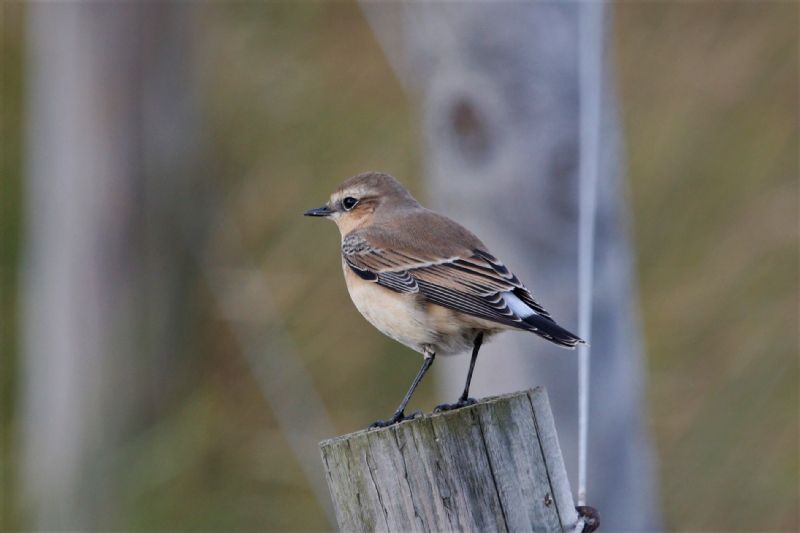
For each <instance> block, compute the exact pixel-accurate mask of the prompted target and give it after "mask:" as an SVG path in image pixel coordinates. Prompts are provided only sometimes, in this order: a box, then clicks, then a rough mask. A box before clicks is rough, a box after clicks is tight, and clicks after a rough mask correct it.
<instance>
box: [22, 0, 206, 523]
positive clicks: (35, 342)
mask: <svg viewBox="0 0 800 533" xmlns="http://www.w3.org/2000/svg"><path fill="white" fill-rule="evenodd" d="M187 14H188V13H187V9H186V8H183V7H181V6H180V5H178V4H160V3H159V4H152V3H138V2H123V3H103V2H87V3H38V2H37V3H31V4H29V5H28V6H27V20H28V27H27V39H28V56H27V72H28V74H27V85H28V90H29V91H30V97H29V102H28V106H27V110H28V111H27V131H26V135H27V137H26V140H27V148H26V164H27V168H26V173H27V176H26V178H27V179H26V191H25V201H26V210H25V212H26V220H25V226H26V227H25V232H26V234H25V242H26V248H25V251H24V268H23V279H22V286H23V298H22V302H23V306H24V315H23V330H24V331H23V342H22V371H23V382H22V385H21V393H22V401H21V412H20V421H21V426H22V431H21V437H20V450H21V455H22V467H21V469H20V471H21V480H20V481H21V484H22V485H23V489H24V495H25V498H26V502H27V503H28V507H29V510H30V511H31V518H32V522H31V523H32V525H33V527H34V528H36V529H42V530H48V529H60V530H63V529H75V530H88V529H98V528H99V529H108V528H112V527H113V526H114V524H115V523H117V522H115V513H116V512H117V511H118V505H119V504H120V494H118V493H117V490H116V489H117V488H118V482H119V481H120V476H121V474H122V473H124V472H125V469H124V468H122V467H121V465H126V462H125V459H124V457H125V456H124V449H123V447H122V445H123V443H124V442H126V439H130V437H131V436H132V435H133V434H134V433H135V431H137V430H141V428H142V427H143V426H145V425H146V423H147V421H148V420H149V417H150V416H152V415H153V412H154V411H155V412H157V407H158V405H159V401H160V400H163V395H164V394H169V393H170V392H169V391H170V390H172V389H170V387H167V386H166V385H165V384H166V383H173V385H174V382H175V377H176V376H175V371H176V368H178V367H179V366H180V364H179V363H178V362H177V360H178V359H177V358H176V353H175V350H174V345H170V342H171V341H174V339H176V338H177V337H178V335H177V334H176V331H177V330H178V329H179V328H180V326H181V322H180V321H177V320H176V317H181V318H183V319H185V318H186V314H185V313H183V312H178V309H177V307H176V306H178V305H182V304H181V303H179V302H182V301H185V298H178V297H177V296H176V295H177V293H178V292H179V291H180V290H181V288H182V287H185V283H186V282H187V278H188V274H187V272H186V254H183V253H181V248H180V246H176V242H175V241H176V239H177V237H178V235H179V234H180V233H181V231H178V230H177V229H176V228H177V226H178V225H179V224H180V221H181V218H182V213H183V212H184V211H185V206H187V205H188V204H190V202H187V201H186V200H188V199H189V198H191V199H192V202H191V203H193V206H192V208H193V209H196V208H197V205H196V204H197V201H198V198H197V194H196V191H197V186H196V185H195V186H194V187H195V188H194V189H193V190H189V189H188V187H187V181H186V180H187V179H191V181H192V183H195V184H196V183H197V182H198V175H197V172H192V169H191V168H190V167H191V163H187V161H190V156H191V155H193V154H194V153H195V152H196V150H195V149H194V148H193V147H192V135H191V133H190V132H194V131H196V128H195V127H194V126H196V124H194V123H193V118H192V91H191V85H190V83H189V81H190V80H189V78H188V74H187V70H188V67H187V62H188V59H187V55H188V54H186V52H187V47H186V41H187V34H188V27H189V23H190V19H191V17H188V16H187ZM179 193H180V194H179ZM181 200H183V201H181ZM197 220H202V219H197ZM126 466H128V465H126Z"/></svg>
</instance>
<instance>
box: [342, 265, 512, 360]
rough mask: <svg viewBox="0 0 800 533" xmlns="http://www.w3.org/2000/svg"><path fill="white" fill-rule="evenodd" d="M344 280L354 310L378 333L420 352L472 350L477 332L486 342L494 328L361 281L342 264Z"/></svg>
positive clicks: (415, 298)
mask: <svg viewBox="0 0 800 533" xmlns="http://www.w3.org/2000/svg"><path fill="white" fill-rule="evenodd" d="M343 267H344V278H345V281H346V282H347V289H348V291H349V293H350V298H351V299H352V300H353V303H354V304H355V306H356V309H358V311H359V312H360V313H361V314H362V315H363V316H364V318H366V319H367V321H368V322H369V323H370V324H372V325H373V326H374V327H375V328H377V329H378V330H379V331H380V332H381V333H383V334H384V335H386V336H387V337H390V338H392V339H394V340H396V341H397V342H400V343H401V344H404V345H406V346H408V347H409V348H411V349H412V350H416V351H418V352H421V353H422V352H423V351H424V347H425V346H427V347H429V348H430V349H432V350H433V351H434V352H435V353H436V354H437V355H451V354H456V353H460V352H463V351H465V350H467V349H469V348H471V347H472V344H473V342H474V340H475V337H476V335H477V334H478V332H479V331H481V332H484V334H485V337H484V338H485V339H487V340H488V336H489V335H492V334H494V333H495V332H496V331H497V329H496V328H495V327H492V325H490V324H484V323H483V322H484V321H482V320H479V319H475V318H473V317H468V316H466V315H462V314H461V313H457V312H455V311H452V310H450V309H447V308H444V307H441V306H438V305H433V304H429V303H425V302H420V301H419V299H418V295H416V294H406V293H398V292H395V291H393V290H390V289H387V288H385V287H381V286H380V285H378V284H377V283H373V282H369V281H364V280H362V279H361V278H359V277H358V276H357V275H356V274H354V273H353V271H352V270H350V268H349V267H347V265H346V264H343Z"/></svg>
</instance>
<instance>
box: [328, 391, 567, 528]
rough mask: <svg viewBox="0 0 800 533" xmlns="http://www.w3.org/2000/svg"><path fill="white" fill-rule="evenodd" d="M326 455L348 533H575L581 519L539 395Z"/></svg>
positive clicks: (353, 437)
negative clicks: (476, 532) (365, 532)
mask: <svg viewBox="0 0 800 533" xmlns="http://www.w3.org/2000/svg"><path fill="white" fill-rule="evenodd" d="M320 448H321V451H322V458H323V462H324V466H325V470H326V477H327V480H328V487H329V488H330V491H331V497H332V498H333V503H334V508H335V509H336V518H337V521H338V523H339V528H340V529H341V530H342V531H348V532H349V531H572V530H573V528H574V527H575V524H576V521H577V518H578V517H577V514H576V512H575V507H574V503H573V500H572V493H571V491H570V487H569V481H568V480H567V475H566V471H565V469H564V461H563V458H562V456H561V449H560V447H559V445H558V437H557V436H556V430H555V426H554V423H553V416H552V413H551V411H550V404H549V402H548V399H547V393H546V392H545V390H544V389H543V388H541V387H537V388H535V389H533V390H529V391H525V392H517V393H512V394H506V395H503V396H495V397H491V398H486V399H483V400H481V401H479V402H478V403H476V404H475V405H472V406H469V407H464V408H462V409H458V410H455V411H448V412H444V413H436V414H432V415H426V416H424V417H420V418H416V419H414V420H410V421H407V422H402V423H400V424H396V425H394V426H390V427H388V428H383V429H374V430H364V431H359V432H356V433H351V434H349V435H344V436H341V437H336V438H334V439H329V440H326V441H323V442H322V443H320Z"/></svg>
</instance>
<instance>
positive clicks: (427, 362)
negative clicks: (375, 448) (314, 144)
mask: <svg viewBox="0 0 800 533" xmlns="http://www.w3.org/2000/svg"><path fill="white" fill-rule="evenodd" d="M435 357H436V354H435V353H434V352H432V351H430V350H425V352H424V353H423V360H422V367H420V369H419V372H417V376H416V377H415V378H414V381H413V382H412V383H411V387H409V389H408V392H406V395H405V396H404V397H403V401H402V402H400V406H399V407H398V408H397V410H396V411H395V412H394V414H393V415H392V418H390V419H389V420H378V421H376V422H373V423H372V424H370V426H369V427H370V428H385V427H386V426H391V425H392V424H397V423H398V422H402V421H403V420H411V419H413V418H414V417H415V416H417V415H418V414H419V412H414V413H411V415H410V416H406V414H405V410H406V405H408V402H409V400H411V396H412V395H413V394H414V390H415V389H416V388H417V385H419V382H420V381H422V378H423V376H425V373H426V372H427V371H428V369H429V368H430V367H431V365H432V364H433V359H434V358H435Z"/></svg>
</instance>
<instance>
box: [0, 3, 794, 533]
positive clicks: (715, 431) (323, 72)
mask: <svg viewBox="0 0 800 533" xmlns="http://www.w3.org/2000/svg"><path fill="white" fill-rule="evenodd" d="M797 9H798V7H797V5H795V4H791V3H770V4H756V3H723V2H718V3H686V4H683V3H674V2H672V3H619V4H615V12H616V14H615V18H616V21H615V27H614V40H615V50H614V52H615V57H614V59H615V61H616V63H617V65H616V73H617V86H618V90H619V97H620V98H619V100H620V105H621V112H622V115H623V119H624V124H625V137H626V151H627V154H626V156H627V160H628V163H629V164H628V181H629V183H630V188H631V201H632V204H633V205H632V208H633V212H634V228H633V229H634V233H635V235H636V245H637V255H638V264H639V275H640V287H641V289H640V296H641V303H642V311H643V323H644V328H645V335H646V343H647V348H648V356H649V359H648V361H649V381H650V390H649V398H650V406H649V408H650V412H651V414H652V425H653V430H654V434H655V440H656V445H657V448H658V454H659V460H660V472H661V481H662V500H663V509H664V514H665V521H666V525H667V527H668V528H669V529H675V530H712V529H713V530H794V529H796V527H797V525H798V523H800V517H799V516H798V379H800V376H799V375H798V357H797V356H798V346H797V342H798V319H799V318H800V317H798V294H800V291H799V289H800V287H798V277H799V275H800V272H798V255H797V253H798V252H797V243H798V206H797V202H798V174H799V169H798V141H799V140H800V139H799V138H798V124H797V117H798V113H799V112H800V109H798V60H799V59H800V58H798V45H797V43H798V37H800V36H799V35H798V16H797V15H798V13H797ZM198 11H199V15H200V16H199V17H198V19H197V28H196V35H195V37H196V40H197V44H198V46H199V47H200V50H199V54H198V55H199V58H200V61H201V64H200V69H199V70H200V79H198V83H199V84H201V86H202V87H203V89H202V92H203V95H204V104H205V108H206V110H207V117H206V119H207V122H208V125H209V126H208V132H207V133H208V136H209V140H210V143H209V145H210V147H211V151H212V152H213V157H214V159H215V160H216V162H217V163H216V166H215V167H214V169H215V172H216V173H217V176H216V181H217V182H218V185H219V186H220V189H221V190H222V191H223V198H224V217H225V219H226V220H229V221H233V222H235V224H236V225H237V226H238V227H239V228H240V230H241V231H242V236H243V239H244V245H245V247H246V249H247V250H248V251H250V252H251V253H252V256H251V258H252V259H253V260H254V261H255V262H257V263H258V264H259V265H260V266H261V267H262V268H263V271H264V275H265V277H266V279H267V282H268V284H269V286H270V287H271V289H272V291H273V293H274V299H275V305H276V307H277V309H278V311H279V314H280V316H281V317H282V319H283V321H284V326H285V327H286V329H287V332H288V334H289V335H290V336H291V338H292V339H293V341H294V343H295V345H296V347H297V351H298V353H299V354H300V355H301V356H302V358H303V360H304V362H305V363H306V365H307V367H308V369H309V370H310V372H311V373H312V377H313V380H314V382H315V384H316V386H317V387H318V389H319V391H320V394H321V395H322V397H323V399H324V401H325V403H326V405H327V406H328V408H329V411H330V413H331V414H332V416H333V417H334V422H335V424H336V426H337V428H338V429H339V430H340V431H342V432H344V431H350V430H354V429H356V428H359V427H362V426H363V425H364V424H365V423H366V422H368V421H371V420H373V419H375V418H378V417H381V416H385V415H386V414H388V413H390V412H391V411H392V409H393V408H394V407H395V403H396V402H397V400H398V399H399V397H400V396H401V395H402V392H403V391H404V387H405V386H406V385H407V383H408V380H409V379H410V377H411V376H413V374H414V372H415V371H416V367H417V364H418V360H417V358H416V357H415V356H414V355H413V354H411V353H409V352H408V351H407V350H406V349H404V348H402V347H401V346H400V345H398V344H396V343H394V342H392V341H390V340H388V339H386V338H385V337H383V336H381V335H380V334H379V333H377V332H376V331H375V330H374V329H373V328H371V327H369V326H367V324H366V322H364V320H363V319H362V318H361V317H360V316H359V315H358V314H357V312H356V311H355V309H354V308H353V307H352V305H351V304H350V302H349V299H348V297H347V294H346V291H345V287H344V283H343V281H342V279H341V275H340V274H339V268H340V266H339V259H338V256H337V250H338V238H337V233H336V231H335V228H334V227H333V226H332V225H330V226H325V225H324V224H323V223H321V222H319V221H316V220H314V221H310V220H305V219H303V218H302V217H301V216H300V214H301V212H302V210H303V209H305V208H307V207H312V206H316V205H318V204H319V203H321V202H322V201H323V200H324V199H325V198H326V197H327V195H328V193H329V192H330V190H331V189H332V188H333V187H334V186H335V185H336V184H337V183H338V182H339V181H341V179H343V178H344V177H346V176H348V175H351V174H354V173H356V172H359V171H362V170H366V169H380V170H385V171H388V172H391V173H393V174H395V175H397V176H399V177H401V179H403V181H404V182H406V183H408V184H409V185H410V186H411V189H412V190H413V191H414V192H415V194H417V196H419V197H424V195H423V194H422V190H421V187H420V185H421V181H419V180H420V173H421V164H420V161H421V159H422V154H421V143H420V140H419V130H418V125H417V124H418V120H417V118H418V117H417V116H416V111H415V109H414V102H412V101H410V100H409V99H408V96H407V95H405V94H404V93H403V91H402V89H401V87H400V86H399V84H398V82H397V80H396V79H395V78H394V76H393V74H392V72H391V70H390V68H389V67H388V65H387V62H386V60H385V59H384V57H383V55H382V52H381V50H380V48H379V47H378V46H377V44H376V43H375V40H374V38H373V36H372V35H371V33H370V30H369V28H368V27H367V25H366V23H365V21H364V18H363V16H362V15H361V13H360V12H359V10H358V8H357V6H355V5H354V4H353V3H351V2H311V3H308V2H230V3H215V4H211V3H209V4H202V5H198ZM23 21H24V9H23V6H22V5H21V4H10V5H8V4H6V5H4V7H3V25H2V35H1V36H0V42H1V43H2V54H1V55H0V67H1V68H2V84H0V91H2V93H0V101H2V130H0V131H2V138H3V143H2V161H0V172H2V176H1V177H0V180H2V181H0V184H1V185H0V186H2V191H0V208H1V210H0V229H2V255H0V268H2V272H0V290H2V293H0V311H2V318H1V319H0V348H2V369H3V370H2V375H0V379H1V380H2V385H3V390H2V400H3V405H2V413H3V440H2V444H3V454H2V456H1V457H2V459H1V462H0V473H2V474H3V480H2V492H3V494H2V503H3V506H2V513H3V518H2V520H0V524H2V525H3V529H22V528H25V524H26V522H25V520H24V517H22V516H21V515H20V513H19V509H20V507H19V501H18V499H16V498H15V494H14V491H13V490H12V483H13V481H14V479H13V474H14V470H13V469H14V465H15V463H16V461H15V454H17V453H19V450H15V448H14V446H13V440H12V437H13V430H14V427H15V420H14V414H15V407H16V405H15V402H14V398H15V392H16V391H15V388H14V383H15V374H16V364H15V361H16V360H17V357H18V351H17V342H18V339H19V336H18V333H17V332H16V324H17V319H18V313H19V310H18V309H17V307H16V302H17V294H16V292H15V291H16V283H17V275H18V269H19V267H20V265H19V252H20V242H19V238H20V235H21V233H20V230H21V216H22V215H21V207H22V205H23V202H22V196H21V194H22V177H21V150H22V140H23V138H22V130H21V120H22V112H21V109H22V106H23V104H24V98H23V96H24V93H23V87H24V84H23V73H24V70H23V63H22V61H23V59H24V49H23V45H24V38H23V37H24V36H23V32H22V28H23ZM226 238H227V236H226V235H225V234H224V232H223V231H219V232H218V234H215V236H214V237H212V240H211V242H210V244H209V246H211V247H212V248H213V249H217V250H222V251H223V252H221V253H223V254H224V249H225V247H226ZM532 283H535V281H533V282H532ZM193 290H195V291H197V292H198V293H199V294H198V295H196V296H195V298H196V301H198V302H199V303H200V304H201V305H205V306H206V307H207V309H204V311H203V312H202V313H199V318H197V319H195V320H196V321H197V323H196V324H193V329H194V331H196V335H197V339H195V340H194V341H193V342H191V344H190V348H188V347H187V348H185V349H186V350H187V351H189V350H192V351H191V353H190V357H186V358H184V360H186V361H187V362H188V364H190V365H192V366H193V367H194V370H193V371H192V372H191V375H190V377H191V379H190V382H189V383H188V384H182V385H181V387H180V389H179V392H178V393H175V394H173V395H169V396H168V397H167V398H166V400H165V403H164V404H163V405H160V406H159V407H158V410H157V415H158V416H156V417H154V419H153V420H152V423H150V424H149V425H148V426H147V427H145V428H143V429H142V431H141V432H140V433H139V435H138V437H137V438H135V439H132V440H131V441H130V442H129V443H127V445H126V447H125V448H124V449H122V450H120V451H119V452H118V453H117V457H116V459H115V464H118V465H119V466H118V471H119V483H120V486H121V488H122V495H123V502H122V505H121V516H120V520H119V529H128V530H189V529H204V530H217V529H218V530H244V529H250V530H251V529H259V530H283V531H285V530H298V531H299V530H320V529H326V528H328V524H327V523H326V520H325V517H324V515H323V512H322V509H321V507H320V506H319V505H318V504H317V503H316V502H315V500H314V497H313V494H312V493H311V491H310V489H309V487H308V485H307V483H306V482H305V480H304V479H303V477H302V473H301V470H300V467H299V465H298V464H297V463H296V462H295V460H294V459H293V455H292V454H291V450H290V449H289V447H288V444H287V442H286V440H285V438H284V437H283V435H282V434H281V432H280V430H279V429H278V426H277V423H276V421H275V419H274V417H273V415H272V413H271V412H270V410H269V407H268V406H267V405H266V404H265V403H264V401H263V398H262V396H261V395H260V392H259V390H258V387H257V385H256V383H255V381H254V379H253V377H252V375H251V373H250V370H249V368H248V366H247V364H246V363H245V361H244V360H243V358H242V357H241V355H240V354H239V353H238V352H237V348H236V345H235V343H234V342H233V339H232V338H231V333H230V331H229V330H228V327H227V325H226V324H225V323H224V322H222V321H221V320H220V319H219V313H218V312H217V310H216V309H215V307H214V305H215V304H214V303H213V301H212V300H211V298H210V296H209V295H208V294H206V293H205V290H204V289H203V288H202V287H198V288H195V289H193ZM334 354H336V355H335V357H334ZM278 355H280V354H278ZM431 383H432V382H428V383H426V384H423V386H422V388H421V389H420V394H419V395H418V396H416V397H415V399H414V404H415V405H418V406H423V405H424V406H430V405H432V404H433V403H435V400H434V399H433V398H432V396H431V390H430V388H429V387H430V384H431Z"/></svg>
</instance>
